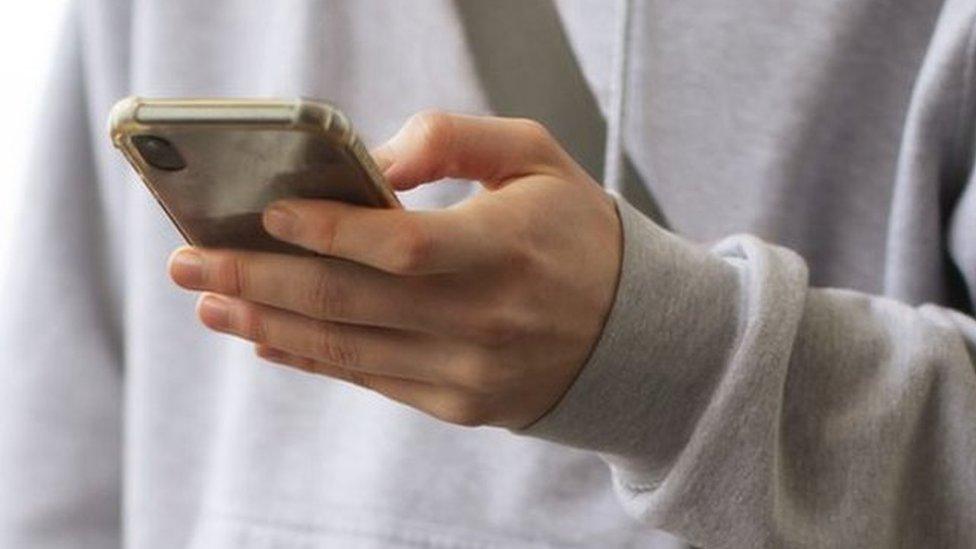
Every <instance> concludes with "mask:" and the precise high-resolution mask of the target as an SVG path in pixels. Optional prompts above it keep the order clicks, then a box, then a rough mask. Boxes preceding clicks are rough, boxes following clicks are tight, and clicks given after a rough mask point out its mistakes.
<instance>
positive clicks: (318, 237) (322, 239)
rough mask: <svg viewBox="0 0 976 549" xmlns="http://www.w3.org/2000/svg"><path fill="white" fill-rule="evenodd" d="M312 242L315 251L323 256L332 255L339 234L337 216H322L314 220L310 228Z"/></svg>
mask: <svg viewBox="0 0 976 549" xmlns="http://www.w3.org/2000/svg"><path fill="white" fill-rule="evenodd" d="M311 232H312V234H311V235H310V236H311V237H312V240H313V242H314V246H315V248H316V251H318V252H319V253H321V254H324V255H333V254H334V253H335V251H336V240H337V237H336V235H337V234H338V233H339V218H338V216H332V215H329V216H322V217H321V218H319V219H316V220H315V223H314V227H313V228H311Z"/></svg>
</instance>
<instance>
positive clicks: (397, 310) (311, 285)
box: [169, 247, 448, 331]
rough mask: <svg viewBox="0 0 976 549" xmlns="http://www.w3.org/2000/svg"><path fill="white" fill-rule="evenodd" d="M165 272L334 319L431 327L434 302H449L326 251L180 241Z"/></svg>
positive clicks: (435, 321) (196, 286) (199, 286)
mask: <svg viewBox="0 0 976 549" xmlns="http://www.w3.org/2000/svg"><path fill="white" fill-rule="evenodd" d="M169 272H170V276H171V277H172V278H173V280H174V281H175V282H176V283H177V284H179V285H180V286H183V287H184V288H188V289H191V290H204V291H211V292H216V293H220V294H224V295H229V296H236V297H241V298H244V299H246V300H248V301H254V302H257V303H263V304H266V305H271V306H274V307H277V308H280V309H287V310H290V311H295V312H297V313H301V314H303V315H305V316H309V317H312V318H317V319H321V320H331V321H335V322H347V323H353V324H364V325H371V326H384V327H389V328H401V329H414V330H425V329H427V330H435V331H436V330H439V329H441V328H442V327H443V325H444V322H443V321H441V320H439V319H440V318H441V316H442V315H440V314H436V310H437V309H443V307H446V306H448V304H447V303H439V301H441V298H439V296H438V295H437V293H436V292H434V291H432V290H430V286H429V285H425V284H423V283H422V282H423V281H420V280H415V279H402V278H398V277H393V276H391V275H390V274H387V273H383V272H381V271H377V270H375V269H370V268H368V267H364V266H362V265H356V264H354V263H349V262H347V261H338V260H335V259H328V258H317V257H298V256H291V255H284V254H269V253H262V252H252V251H241V250H209V249H202V248H189V247H183V248H180V249H178V250H176V251H175V252H174V253H173V255H172V256H171V258H170V261H169ZM419 303H427V304H432V305H428V306H419V305H418V304H419Z"/></svg>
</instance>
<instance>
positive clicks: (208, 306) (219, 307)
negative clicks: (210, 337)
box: [199, 295, 230, 330]
mask: <svg viewBox="0 0 976 549" xmlns="http://www.w3.org/2000/svg"><path fill="white" fill-rule="evenodd" d="M199 315H200V320H202V321H203V323H204V324H206V325H207V326H209V327H210V328H213V329H214V330H227V329H228V328H230V307H229V306H228V305H227V302H226V301H225V300H224V299H222V298H219V297H217V296H215V295H208V296H204V298H203V299H202V300H200V309H199Z"/></svg>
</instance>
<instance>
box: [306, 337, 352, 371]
mask: <svg viewBox="0 0 976 549" xmlns="http://www.w3.org/2000/svg"><path fill="white" fill-rule="evenodd" d="M316 352H317V354H318V356H319V357H321V359H322V360H323V361H324V362H326V363H328V364H332V365H334V366H339V367H340V368H353V367H355V366H356V365H358V364H359V353H358V349H356V346H355V345H354V344H353V343H352V342H351V341H350V340H349V339H348V338H345V337H343V336H342V335H340V333H339V331H337V330H336V329H334V328H330V327H325V328H321V329H319V334H318V343H317V345H316Z"/></svg>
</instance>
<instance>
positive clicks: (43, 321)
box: [0, 0, 976, 548]
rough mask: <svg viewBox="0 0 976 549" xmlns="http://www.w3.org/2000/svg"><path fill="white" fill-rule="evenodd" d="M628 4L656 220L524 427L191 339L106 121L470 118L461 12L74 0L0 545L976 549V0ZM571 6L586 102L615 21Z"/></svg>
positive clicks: (9, 281)
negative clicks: (324, 108) (215, 106)
mask: <svg viewBox="0 0 976 549" xmlns="http://www.w3.org/2000/svg"><path fill="white" fill-rule="evenodd" d="M633 4H634V5H633V6H632V8H631V9H632V10H633V11H632V20H631V23H630V24H631V30H630V36H629V40H628V41H627V42H628V43H627V44H626V46H627V47H628V48H629V55H628V59H629V63H628V66H627V74H628V78H627V79H626V81H627V82H628V89H627V93H626V94H625V98H626V101H627V104H626V108H625V109H624V112H625V113H627V116H625V117H624V119H623V120H622V122H623V126H622V128H621V130H622V136H623V141H622V144H623V146H624V150H625V151H626V152H627V154H628V155H629V157H630V159H631V160H632V162H633V166H634V168H635V170H636V172H637V174H638V175H639V176H640V177H639V179H640V180H642V181H643V182H645V184H646V189H645V190H650V191H651V192H652V193H653V195H654V196H655V197H656V198H657V199H658V201H659V204H660V206H661V207H662V209H663V211H664V213H665V214H666V215H667V217H668V220H669V221H670V222H671V225H672V228H673V232H671V231H666V230H663V229H661V228H660V227H659V226H657V225H656V224H654V223H653V222H651V221H649V220H648V219H647V218H646V217H644V216H643V215H642V214H641V213H639V212H638V211H637V210H636V209H634V208H632V207H631V206H630V205H629V204H628V202H627V201H626V200H618V205H619V211H620V213H621V221H622V226H623V229H624V242H625V244H624V245H625V250H624V257H623V266H622V273H621V279H620V283H619V287H618V292H617V296H616V300H615V303H614V306H613V310H612V312H611V315H610V318H609V320H608V322H607V325H606V327H605V330H604V333H603V334H602V336H601V338H600V340H599V342H598V344H597V346H596V348H595V349H594V352H593V355H592V356H591V358H590V360H589V362H588V363H587V364H586V365H585V367H584V369H583V370H582V372H581V374H580V376H579V378H578V379H577V380H576V382H575V383H574V385H573V386H572V387H571V389H570V391H569V392H568V393H567V395H566V396H565V397H564V398H563V400H562V401H561V402H560V403H559V404H558V405H557V406H556V407H555V408H554V409H553V410H552V411H551V412H550V413H549V414H547V415H546V416H545V417H543V418H542V419H541V420H540V421H539V422H537V423H536V424H534V425H532V426H530V427H529V428H528V429H526V430H524V431H521V432H519V433H514V434H513V433H510V432H508V431H504V430H500V429H492V428H480V429H465V428H460V427H453V426H449V425H444V424H441V423H438V422H436V421H434V420H432V419H429V418H427V417H426V416H423V415H422V414H420V413H418V412H414V411H412V410H409V409H406V408H404V407H401V406H398V405H396V404H393V403H390V402H388V401H385V400H383V399H382V398H380V397H377V396H375V395H372V394H369V393H367V392H365V391H361V390H359V389H356V388H351V387H347V386H345V385H342V384H339V383H336V382H332V381H329V380H326V379H319V378H316V377H313V376H308V375H303V374H301V373H297V372H293V371H289V370H286V369H282V368H276V367H274V366H271V365H268V364H264V363H262V362H261V361H260V360H258V359H256V358H254V357H253V355H252V354H251V349H250V346H249V345H247V344H245V343H242V342H238V341H234V340H231V339H228V338H225V337H221V336H219V335H216V334H211V333H207V332H206V331H204V330H203V329H202V328H200V327H199V325H198V324H197V323H196V322H195V321H194V319H193V311H192V302H193V298H192V296H190V295H187V294H185V293H183V292H180V291H178V290H176V289H175V288H174V287H173V286H172V285H171V284H170V283H169V282H168V280H167V279H166V276H165V271H164V266H165V259H166V257H167V255H168V253H169V251H170V250H171V249H172V248H173V247H175V246H177V245H178V244H179V239H178V235H177V234H176V232H175V231H174V230H173V229H172V228H171V227H170V226H169V225H168V221H167V220H166V219H165V217H164V215H163V214H162V213H161V212H160V211H159V209H158V208H157V207H156V205H155V204H154V203H153V202H152V199H151V197H149V195H148V193H146V192H145V191H144V190H143V189H142V188H140V187H139V185H138V183H137V182H136V181H135V180H134V178H133V177H132V176H131V174H130V173H129V171H128V170H127V168H126V167H125V165H124V164H123V163H122V162H121V160H120V159H119V158H118V157H117V156H116V154H115V153H114V151H112V150H111V148H110V145H109V143H108V140H107V138H106V137H105V129H104V117H105V114H106V113H107V110H108V107H109V106H110V105H111V103H112V102H113V101H114V100H115V99H117V98H118V97H121V96H124V95H126V94H129V93H140V94H144V95H249V96H255V95H258V96H264V95H284V96H289V95H310V96H320V97H325V98H329V99H331V100H333V101H335V102H336V103H338V104H339V105H340V106H341V107H343V109H344V110H345V111H346V112H347V113H348V114H349V115H350V117H351V118H352V119H353V120H354V121H355V122H356V124H357V127H358V128H359V130H360V131H361V133H363V134H364V136H365V137H366V138H367V140H368V141H370V142H373V143H375V142H377V141H378V140H379V139H381V138H383V137H385V136H386V135H388V134H390V133H392V131H393V130H394V129H396V127H397V126H398V125H399V124H400V123H401V122H402V120H403V119H404V118H405V117H406V116H407V115H409V114H410V113H412V112H414V111H416V110H419V109H421V108H424V107H430V106H437V107H441V108H445V109H452V110H459V111H466V112H489V111H490V108H489V106H490V101H489V98H488V96H487V92H486V90H485V89H484V88H483V86H482V80H481V79H480V78H479V77H478V74H477V68H476V63H475V61H474V56H475V55H477V54H478V53H479V52H476V51H472V50H471V48H470V47H469V46H470V44H469V42H468V41H467V39H466V35H465V33H464V32H463V30H462V28H461V24H460V20H459V17H458V11H457V10H456V9H455V6H454V5H453V4H452V3H450V2H442V1H434V0H429V1H426V2H419V3H418V2H410V3H407V2H384V1H380V0H356V1H355V2H354V1H351V0H350V1H347V2H338V1H337V2H314V1H311V0H310V1H307V2H300V1H292V2H280V3H267V2H258V1H256V0H255V1H253V2H247V1H240V2H231V1H226V2H207V3H202V2H190V1H186V2H175V1H153V0H147V1H142V2H137V3H133V4H129V3H125V2H112V1H109V0H103V1H94V0H93V1H90V2H82V3H80V5H79V7H78V9H76V10H75V11H74V12H73V15H72V18H71V20H70V22H69V24H68V26H67V28H68V30H67V32H66V37H65V40H64V42H63V44H62V48H61V56H60V58H59V61H58V70H57V73H56V74H58V79H57V81H56V82H55V83H54V85H53V86H52V87H51V89H50V93H49V95H48V99H49V100H48V103H47V105H49V108H48V110H47V111H46V112H45V114H44V118H43V120H42V121H41V125H40V128H41V130H40V134H39V136H38V142H39V143H44V144H46V145H48V146H45V147H37V148H36V151H37V152H36V155H35V157H34V160H33V165H34V170H33V172H32V173H33V175H32V177H31V179H30V180H29V182H28V184H27V185H26V188H27V192H28V204H29V205H30V211H29V215H25V216H24V217H23V219H22V222H21V223H20V224H19V226H18V231H17V235H16V236H15V241H14V242H15V244H14V252H13V255H12V256H11V258H9V260H8V261H7V263H8V267H7V269H6V275H5V277H4V282H3V284H2V285H0V310H2V311H3V312H2V313H0V372H2V374H0V376H2V377H0V546H3V547H110V546H117V545H125V546H128V547H137V548H155V547H160V548H162V547H167V548H168V547H199V548H222V547H260V548H264V547H396V546H402V547H416V546H430V547H496V546H497V547H562V546H582V547H630V546H632V547H668V546H674V545H676V544H678V542H677V541H676V540H675V539H673V538H669V537H667V536H666V535H664V534H660V533H657V532H655V531H653V528H661V529H663V530H667V531H669V532H672V533H673V534H675V535H676V536H678V537H680V538H683V539H685V540H688V541H689V542H691V543H694V544H696V545H701V546H706V547H755V546H767V547H886V546H905V547H915V546H938V547H970V546H973V545H976V539H974V535H976V534H974V532H976V370H974V365H973V362H974V358H973V353H974V350H976V322H974V321H973V319H972V317H971V316H970V315H971V312H972V310H973V302H972V300H971V299H970V297H969V296H971V295H976V293H974V292H976V239H974V237H973V234H974V229H976V198H974V195H976V194H974V193H976V192H974V191H973V182H972V179H973V176H972V173H973V169H972V167H973V166H972V164H973V154H972V151H973V148H974V143H973V131H974V124H973V119H974V108H976V100H974V97H973V93H974V90H973V85H974V82H973V80H974V77H976V74H974V72H973V66H972V64H973V62H974V57H976V51H974V47H976V39H974V34H973V27H974V25H976V3H974V2H972V1H969V0H965V1H964V0H946V1H944V2H943V1H929V2H912V3H909V2H903V3H894V2H871V3H864V2H850V1H848V0H836V1H827V2H815V3H814V2H804V3H800V2H791V3H783V2H779V1H774V0H746V1H744V2H736V3H734V4H729V3H726V2H718V1H713V0H699V1H694V2H664V1H655V0H635V1H634V2H633ZM557 5H558V8H559V13H560V16H561V17H562V21H563V23H564V24H565V29H566V32H567V36H568V37H569V39H570V42H571V46H572V48H573V50H574V52H575V53H576V54H577V56H578V57H579V60H580V64H581V66H582V68H583V72H584V73H585V75H586V79H587V80H588V82H589V84H590V86H591V89H592V91H593V93H594V95H595V96H596V97H597V99H598V101H599V103H600V105H602V106H603V108H604V109H605V110H606V109H607V108H608V107H609V105H610V103H611V99H610V95H611V94H609V92H608V90H609V89H610V85H611V82H612V81H613V79H612V78H611V76H612V75H611V67H610V65H611V63H610V60H611V58H612V57H613V56H612V52H613V47H614V46H613V44H614V39H615V35H614V29H615V26H614V21H615V19H614V17H615V14H614V13H613V11H612V10H610V9H609V6H608V4H607V3H604V2H600V1H597V0H572V1H570V0H566V1H562V2H558V3H557ZM504 38H505V37H503V36H500V37H499V39H500V40H503V39H504ZM546 84H547V83H546V82H530V81H527V82H526V85H539V86H545V85H546ZM561 97H563V94H560V93H559V90H558V89H553V101H559V100H560V98H561ZM564 139H565V138H564ZM51 143H59V144H65V146H58V147H52V146H50V144H51ZM632 183H633V182H632ZM639 190H640V189H636V190H635V189H624V193H623V194H624V196H629V194H630V193H634V192H636V191H639ZM470 192H472V186H471V185H470V184H469V183H465V182H448V183H443V184H438V185H434V186H429V187H427V188H425V189H422V190H420V191H417V192H414V193H410V194H408V195H406V196H405V201H406V202H407V204H408V205H411V206H414V207H437V206H439V205H445V204H449V203H452V202H454V201H457V200H460V199H463V197H465V196H466V195H467V194H469V193H470ZM730 235H731V236H730ZM735 235H739V236H735ZM607 465H609V467H607Z"/></svg>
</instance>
